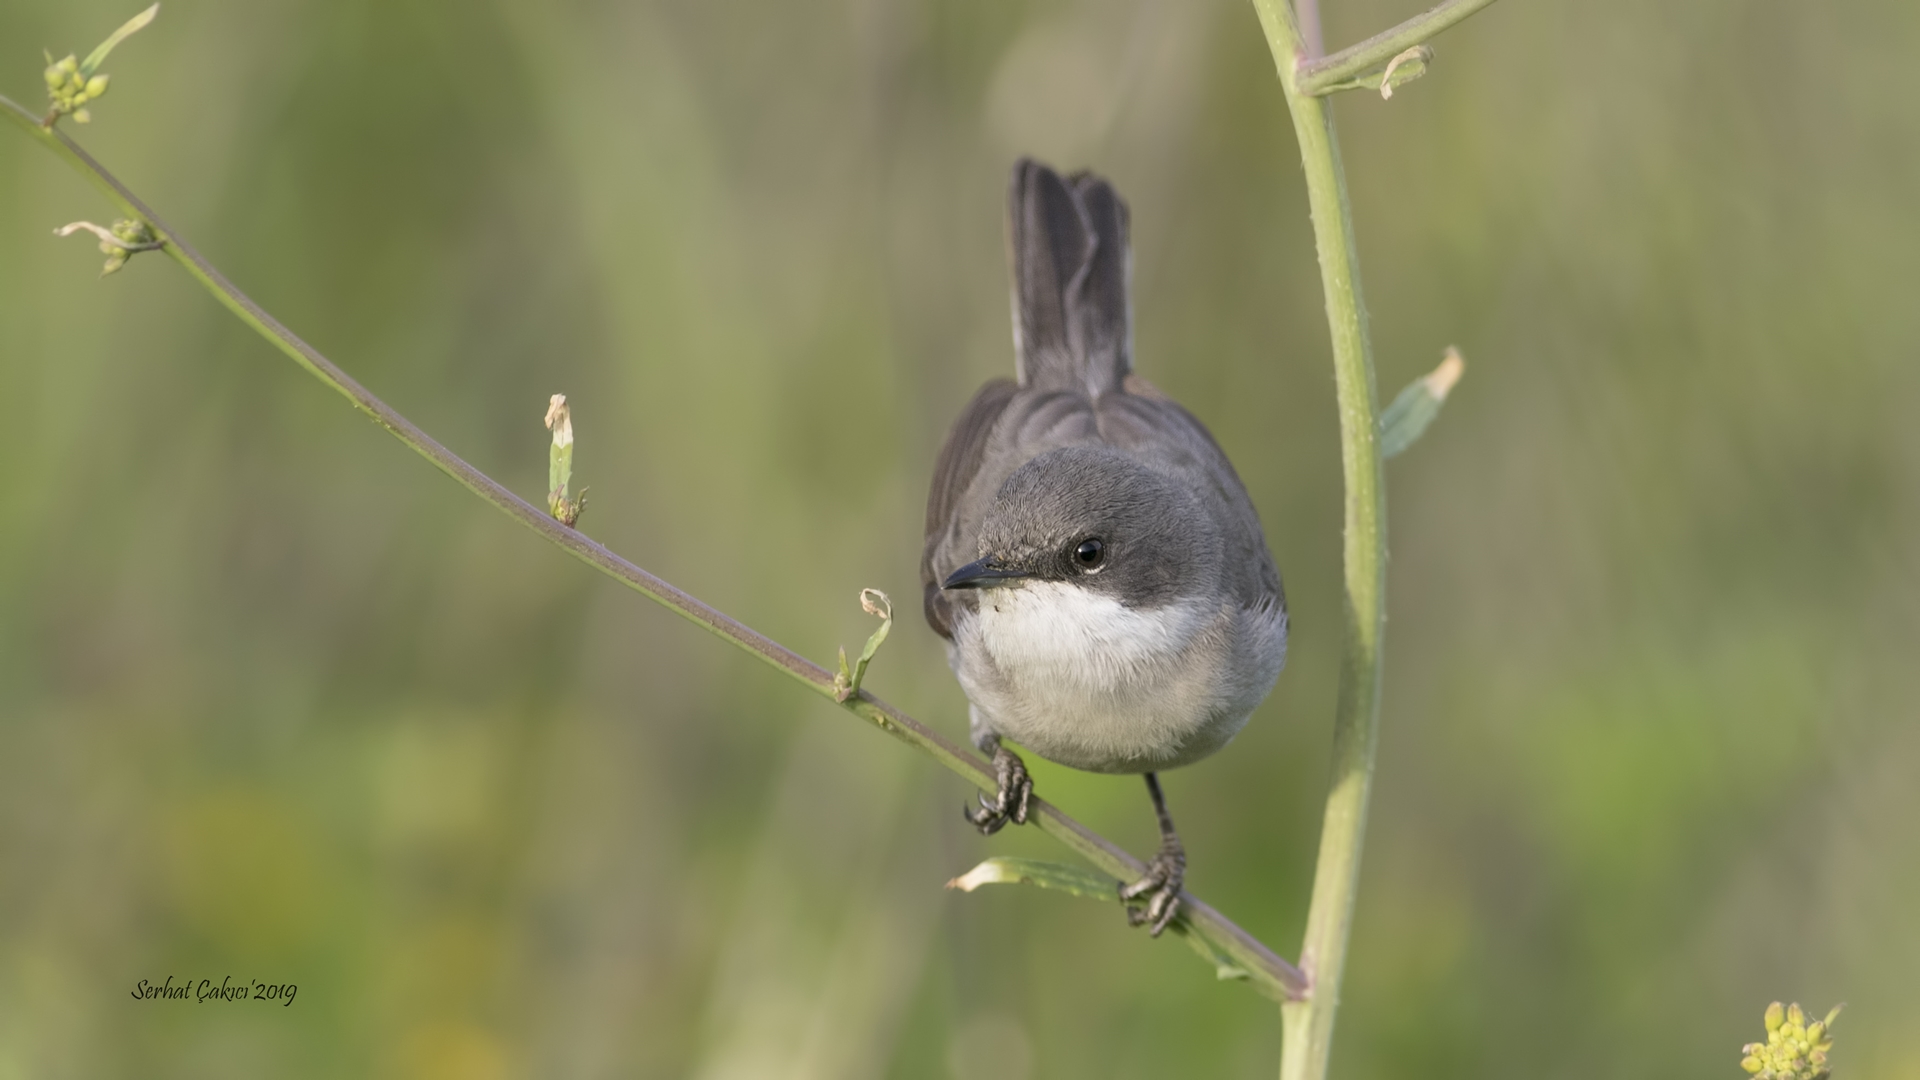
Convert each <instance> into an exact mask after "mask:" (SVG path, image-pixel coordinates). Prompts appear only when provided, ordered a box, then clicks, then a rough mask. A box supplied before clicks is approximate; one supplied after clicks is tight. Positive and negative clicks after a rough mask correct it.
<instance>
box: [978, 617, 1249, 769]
mask: <svg viewBox="0 0 1920 1080" xmlns="http://www.w3.org/2000/svg"><path fill="white" fill-rule="evenodd" d="M1242 619H1243V613H1242V612H1240V610H1239V609H1238V608H1237V607H1236V606H1234V605H1231V604H1228V605H1208V604H1206V603H1203V602H1200V601H1197V600H1184V601H1179V602H1176V603H1173V604H1168V605H1166V606H1164V607H1158V608H1132V607H1128V606H1126V605H1125V604H1122V603H1121V602H1120V601H1118V600H1115V599H1112V598H1111V597H1108V596H1105V595H1102V594H1100V593H1097V592H1094V591H1093V590H1090V589H1086V588H1082V587H1080V586H1078V585H1074V584H1069V583H1065V582H1045V581H1029V582H1026V583H1024V584H1021V585H1016V586H1011V587H1002V588H996V589H985V590H982V591H981V593H980V595H979V610H978V612H977V613H975V614H973V615H971V616H970V617H967V618H964V619H962V620H961V621H960V622H959V624H958V625H956V627H955V634H954V642H953V648H952V649H951V650H950V654H949V655H950V659H951V661H952V663H953V667H954V672H955V674H957V675H958V676H959V677H960V683H961V686H962V687H963V688H964V689H965V690H966V692H967V697H968V698H969V699H970V700H971V701H972V702H973V705H974V709H975V714H976V717H975V719H976V723H984V725H985V726H986V727H987V728H988V729H990V730H992V731H994V732H997V733H999V734H1002V735H1006V736H1008V737H1009V738H1012V739H1013V740H1014V741H1016V742H1018V743H1020V744H1021V745H1022V746H1025V747H1028V748H1030V749H1032V750H1034V751H1035V752H1037V753H1039V754H1040V755H1041V756H1042V757H1045V758H1047V759H1049V760H1052V761H1057V762H1060V763H1061V764H1064V765H1071V766H1073V767H1074V768H1078V769H1088V770H1092V771H1096V772H1141V771H1149V770H1152V769H1157V768H1166V767H1171V766H1173V765H1178V764H1184V763H1185V762H1188V761H1193V760H1197V759H1198V758H1200V757H1204V756H1206V755H1207V754H1209V753H1211V752H1212V751H1214V750H1216V749H1218V748H1219V747H1220V746H1221V745H1222V744H1223V743H1225V742H1226V740H1228V739H1230V738H1232V737H1233V734H1234V732H1236V731H1238V730H1239V729H1240V726H1241V725H1242V724H1243V723H1245V722H1246V717H1247V713H1249V712H1251V711H1252V709H1253V706H1254V705H1255V704H1258V702H1259V699H1260V698H1261V697H1263V696H1265V694H1266V690H1267V688H1268V687H1270V686H1272V685H1273V675H1275V674H1277V673H1278V671H1279V665H1278V663H1277V662H1276V663H1274V664H1273V665H1272V668H1271V670H1270V671H1258V672H1250V673H1248V674H1250V675H1251V676H1252V677H1251V678H1247V677H1242V676H1239V674H1238V672H1236V667H1237V666H1243V661H1242V660H1241V658H1239V657H1237V656H1236V655H1235V650H1236V644H1237V640H1236V639H1238V638H1239V637H1241V636H1242V635H1241V633H1240V624H1241V621H1242ZM1275 659H1276V661H1277V659H1278V658H1277V657H1276V658H1275ZM1260 666H1262V667H1264V666H1265V665H1260ZM1253 682H1258V684H1259V685H1258V686H1257V687H1254V686H1251V685H1248V684H1250V683H1253ZM1250 691H1251V693H1250Z"/></svg>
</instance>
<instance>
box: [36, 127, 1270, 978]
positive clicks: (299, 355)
mask: <svg viewBox="0 0 1920 1080" xmlns="http://www.w3.org/2000/svg"><path fill="white" fill-rule="evenodd" d="M0 114H4V115H5V116H6V117H7V118H8V119H10V120H12V121H13V122H14V123H15V124H16V125H17V126H19V127H20V128H21V129H22V130H24V131H26V132H27V133H28V134H29V135H31V136H33V137H34V138H35V139H38V140H39V141H40V142H41V144H42V145H44V146H46V147H47V148H48V149H50V150H52V151H53V152H54V153H55V154H57V155H59V156H60V157H61V158H63V159H65V160H66V161H67V163H68V164H70V165H72V166H73V167H74V168H76V169H78V170H79V171H80V172H81V174H82V175H84V176H86V177H87V178H88V179H89V180H91V181H93V183H94V185H95V186H96V187H98V188H100V190H101V191H103V192H105V193H106V195H107V197H108V198H110V199H112V200H113V201H114V202H115V203H116V204H118V205H119V206H120V208H121V209H122V210H124V211H125V212H126V213H127V214H128V216H130V217H134V218H138V219H139V220H142V221H145V222H146V223H147V225H148V226H149V227H150V228H151V229H152V230H153V232H154V235H155V236H157V237H158V238H159V239H160V241H161V242H162V243H164V245H165V248H164V250H165V251H166V253H167V254H168V255H169V256H171V257H172V258H173V260H174V261H175V262H177V263H179V264H180V265H181V266H182V267H183V268H185V270H186V271H187V273H189V274H191V275H192V276H193V277H194V279H195V280H197V281H199V282H200V284H202V285H204V286H205V287H206V288H207V291H209V292H211V293H212V294H213V295H214V297H215V299H217V300H219V301H220V302H221V303H222V304H224V305H226V307H227V308H228V310H230V311H232V312H233V313H234V314H235V315H237V316H239V318H240V321H242V322H244V323H246V324H247V325H248V326H251V327H253V329H254V330H255V331H257V332H258V333H259V334H260V335H261V336H262V337H264V338H266V339H267V340H268V341H270V342H272V343H273V345H274V346H275V347H276V348H278V349H279V350H280V351H281V352H284V353H286V354H287V355H288V356H290V357H292V358H293V360H294V361H295V362H296V363H298V364H299V365H300V366H301V367H303V368H306V369H307V371H308V372H309V373H310V374H312V375H313V376H314V378H317V379H319V380H320V381H321V382H323V383H325V384H327V385H328V386H330V387H332V388H333V389H334V390H336V391H338V392H339V393H340V394H341V396H343V397H345V398H346V399H347V400H348V401H351V402H353V404H354V407H355V408H358V409H359V410H360V411H361V412H364V413H366V414H367V415H368V416H370V417H372V418H373V420H374V422H375V423H377V424H379V425H380V426H381V427H383V428H385V429H387V431H388V432H390V433H391V434H392V435H393V436H394V437H395V438H397V439H399V440H400V441H401V442H403V443H405V444H406V445H407V446H408V447H410V448H412V449H413V451H414V452H415V453H417V454H419V455H420V456H421V457H424V458H426V459H427V460H428V461H430V462H432V463H433V465H434V467H435V468H437V469H439V470H440V471H441V472H444V473H446V474H447V475H448V476H451V477H452V478H453V479H455V480H457V481H459V483H460V484H461V486H463V487H465V488H466V489H467V490H469V491H471V492H473V493H474V494H475V495H478V496H480V498H482V499H484V500H486V501H487V502H489V503H492V504H493V505H494V506H495V507H497V508H498V509H500V510H501V511H502V512H503V513H505V514H506V515H507V516H508V517H511V518H513V519H514V520H515V521H518V522H520V523H521V524H522V525H525V526H526V527H527V528H529V529H532V530H533V531H534V532H536V533H538V534H539V535H540V536H541V538H542V539H544V540H546V541H548V542H549V543H552V544H554V545H555V546H557V547H560V548H562V549H564V550H565V551H567V552H568V553H569V554H571V555H573V556H574V557H575V558H577V559H579V560H580V561H581V562H584V563H586V564H587V565H588V566H591V567H593V568H594V569H595V570H598V571H600V572H601V573H603V574H606V575H607V576H608V577H611V578H613V579H614V580H615V581H618V582H620V583H621V584H622V585H625V586H627V587H628V588H630V589H633V590H634V591H635V592H638V593H640V594H641V595H643V596H646V597H647V598H649V599H651V600H654V601H657V602H658V603H660V604H662V605H663V606H665V607H666V608H668V609H669V610H671V611H673V612H674V613H675V614H677V615H680V616H681V617H683V618H685V619H687V620H688V621H690V622H692V623H694V624H695V625H697V626H699V627H701V628H702V629H704V630H707V631H709V632H711V633H713V634H715V635H717V636H718V637H720V638H721V639H722V640H725V641H727V642H728V643H730V644H732V645H734V646H736V647H738V648H740V649H743V650H745V651H746V652H748V653H751V654H753V655H754V656H756V657H758V658H760V659H761V660H762V661H764V662H766V663H767V664H769V665H771V666H773V667H774V668H776V669H778V670H779V671H780V672H782V673H783V674H786V675H788V676H790V677H792V678H793V679H794V680H795V681H797V682H799V683H800V684H801V685H803V686H805V687H806V688H807V689H809V690H812V691H813V692H814V693H816V694H819V695H820V696H822V697H824V698H826V699H827V700H829V701H832V700H833V698H834V685H833V675H832V673H830V672H829V671H827V669H825V668H823V667H821V666H820V665H818V664H815V663H814V662H813V661H811V660H808V659H806V658H805V657H803V656H801V655H799V654H798V653H795V652H793V651H792V650H790V649H788V648H787V647H786V646H784V645H781V644H780V643H778V642H776V641H774V640H773V639H771V638H769V637H767V636H766V635H764V634H762V633H760V632H759V631H757V630H754V629H753V628H751V627H749V626H747V625H745V624H744V623H741V622H739V621H738V620H735V619H733V618H731V617H729V616H727V615H725V614H722V613H721V612H720V611H718V610H716V609H714V608H712V607H709V606H708V605H707V604H705V603H703V602H701V601H700V600H697V599H695V598H694V597H693V596H692V595H690V594H688V593H686V592H683V591H681V590H680V589H678V588H676V587H674V586H673V585H670V584H668V583H667V582H665V581H663V580H661V579H660V578H657V577H655V576H653V575H652V574H650V573H648V572H647V571H645V570H642V569H641V568H639V567H638V566H635V565H634V564H632V563H630V562H628V561H627V560H625V559H623V558H621V557H620V556H618V555H616V554H614V553H613V552H611V551H609V550H607V549H606V548H605V547H602V546H601V545H600V544H598V543H596V542H595V541H593V540H591V539H589V538H588V537H587V536H586V535H584V534H583V533H580V532H578V531H576V530H574V529H570V528H568V527H566V526H565V525H562V524H560V523H559V522H557V521H555V520H554V519H553V518H552V517H550V516H548V515H547V514H546V513H545V512H543V511H541V510H539V509H537V508H535V507H534V506H533V505H532V504H531V503H528V502H527V501H526V500H524V499H522V498H520V497H519V496H518V495H515V494H514V493H513V492H511V491H509V490H507V489H506V488H505V487H503V486H501V485H500V484H499V483H498V482H497V481H495V480H494V479H493V478H492V477H490V476H487V475H486V474H485V473H483V472H481V471H480V470H478V469H476V468H474V467H473V466H472V465H469V464H467V463H466V462H465V461H464V460H462V459H461V458H460V457H459V456H457V455H456V454H454V453H453V452H452V451H450V450H448V449H447V448H446V447H444V446H441V445H440V444H439V443H438V442H435V441H434V440H433V439H432V438H431V437H430V436H428V435H427V433H426V432H424V431H421V430H420V429H419V428H418V427H415V426H414V424H413V422H412V421H410V420H408V419H407V418H406V417H404V416H402V415H400V414H399V413H398V412H396V411H394V409H393V408H392V407H391V406H389V405H387V403H386V402H384V401H381V400H380V399H379V398H377V397H375V396H374V395H373V394H372V393H371V392H370V391H368V390H367V389H366V388H365V387H363V386H361V385H360V384H359V383H358V382H355V381H354V380H353V378H352V377H351V376H349V375H348V374H347V373H346V372H344V371H341V370H340V369H339V368H338V367H336V366H334V364H333V362H332V361H330V360H328V359H327V358H326V357H324V356H322V355H321V354H320V353H319V352H318V351H317V350H315V349H314V348H313V347H312V346H311V345H308V344H307V343H306V342H304V341H302V340H300V338H298V337H296V336H295V335H294V334H293V332H292V331H290V330H288V329H287V328H286V327H284V326H282V325H280V323H279V322H278V321H276V320H275V319H274V318H273V316H271V315H269V314H267V313H266V312H265V311H263V310H261V308H260V306H259V305H258V304H255V303H254V302H253V301H252V300H251V299H249V298H248V297H247V296H246V295H245V294H244V293H242V292H241V291H240V290H239V289H236V288H235V287H234V286H233V284H232V283H231V282H229V281H228V280H227V279H226V278H225V277H223V276H222V275H221V274H220V272H219V271H218V270H216V269H214V268H213V266H212V265H211V264H209V263H208V262H207V261H206V260H205V259H203V258H201V257H200V254H199V253H198V252H196V251H194V249H193V248H192V247H191V246H189V245H188V244H187V243H186V241H184V240H182V239H181V238H180V235H179V234H178V233H176V232H174V230H173V229H172V228H171V227H170V226H168V225H167V224H166V223H165V222H163V221H161V220H160V218H159V217H158V216H157V215H155V214H154V212H153V211H152V210H150V209H148V208H147V206H146V204H144V203H142V202H141V201H140V200H139V199H138V198H137V197H135V196H134V194H133V192H131V191H129V190H127V188H126V187H125V185H123V184H121V183H120V181H119V180H118V179H117V178H115V177H114V176H113V174H111V173H109V172H108V171H107V170H106V169H105V168H104V167H103V166H101V165H100V163H99V162H97V161H95V160H94V159H93V157H92V156H91V155H89V154H88V153H87V152H86V151H85V150H82V149H81V148H80V147H79V145H78V144H76V143H74V141H73V140H72V139H69V138H68V137H67V136H66V133H65V132H62V131H61V130H59V128H58V127H54V128H45V127H42V126H41V125H40V118H39V117H37V116H35V115H33V114H32V113H30V112H28V111H27V110H25V109H23V108H21V107H20V106H19V105H16V104H15V103H14V102H12V101H10V100H8V99H7V98H5V97H0ZM839 704H840V706H841V707H842V708H844V709H846V710H847V711H848V712H851V713H853V714H854V715H855V716H858V717H860V718H861V719H863V720H865V721H867V722H868V723H869V724H872V725H873V726H874V727H877V728H879V729H880V730H882V731H884V732H886V733H888V734H890V735H893V736H894V737H896V738H898V739H900V740H901V741H902V742H905V743H906V744H907V745H909V746H912V747H914V748H915V749H917V750H919V751H921V752H922V753H925V754H927V755H929V756H931V757H932V758H933V759H934V760H935V761H938V762H939V763H940V764H941V765H944V766H945V767H946V768H947V769H948V770H950V771H952V772H953V773H955V774H957V775H959V776H960V777H961V778H962V779H964V780H966V781H967V782H969V783H971V784H973V785H975V786H976V787H979V788H981V789H982V790H985V791H992V790H995V788H996V787H997V784H998V781H997V780H996V779H995V778H994V773H993V771H992V769H990V768H989V767H988V766H987V763H986V762H984V761H982V760H980V759H979V758H977V757H975V756H974V755H972V754H971V753H968V752H967V751H965V750H963V749H961V748H960V747H958V746H956V745H954V744H953V743H952V742H950V741H948V740H947V739H946V738H944V737H942V736H941V735H940V734H939V733H937V732H935V731H933V730H932V729H930V728H928V727H926V726H925V725H923V724H921V723H920V722H919V721H917V720H915V719H913V718H912V717H910V716H908V715H907V714H906V713H904V712H901V711H900V710H899V709H897V708H895V707H894V706H892V705H889V704H887V703H886V702H884V701H882V700H880V699H879V698H877V697H874V696H873V695H872V694H869V693H867V692H866V691H865V690H862V691H860V692H859V693H858V694H857V695H855V696H853V697H851V698H849V699H848V700H846V701H845V702H840V703H839ZM1031 820H1032V821H1033V822H1034V823H1035V824H1036V825H1037V826H1038V827H1039V829H1040V831H1041V832H1044V833H1046V834H1047V835H1049V836H1051V837H1053V838H1054V839H1056V840H1059V841H1060V842H1061V843H1063V844H1065V845H1066V846H1067V847H1068V848H1071V849H1072V850H1073V851H1074V852H1075V853H1077V854H1079V855H1080V856H1081V857H1082V858H1084V859H1086V860H1087V861H1088V862H1090V863H1092V864H1093V865H1095V866H1097V867H1099V868H1100V869H1101V870H1103V871H1105V872H1106V873H1108V874H1110V875H1112V876H1113V877H1115V878H1117V879H1120V880H1132V879H1134V878H1137V877H1139V876H1140V875H1141V874H1143V873H1145V872H1146V868H1145V865H1144V864H1143V863H1142V862H1141V861H1140V860H1138V859H1136V858H1134V857H1133V856H1132V855H1129V854H1127V852H1125V851H1123V850H1121V849H1120V848H1119V847H1118V846H1117V845H1115V844H1114V843H1112V842H1111V841H1109V840H1107V839H1105V838H1104V837H1102V836H1100V835H1099V834H1097V833H1095V832H1094V831H1093V830H1091V829H1088V828H1087V827H1086V826H1084V825H1082V824H1080V823H1079V822H1078V821H1075V820H1074V819H1073V818H1071V817H1068V816H1067V815H1066V814H1065V813H1062V812H1061V811H1060V810H1058V809H1056V808H1055V807H1054V806H1053V805H1052V804H1051V803H1048V802H1046V801H1045V800H1043V799H1037V798H1036V799H1034V800H1033V802H1032V806H1031ZM1181 900H1182V904H1183V907H1184V909H1185V916H1184V917H1185V918H1187V919H1188V920H1189V921H1190V922H1191V923H1192V924H1193V925H1194V926H1195V927H1196V928H1197V929H1198V930H1200V932H1201V933H1203V934H1205V935H1206V936H1207V937H1208V938H1209V939H1211V940H1212V941H1214V943H1215V944H1216V945H1218V947H1219V948H1220V950H1221V951H1222V952H1224V953H1226V954H1227V955H1228V956H1230V957H1232V958H1233V960H1234V961H1235V962H1236V963H1238V964H1239V965H1240V966H1241V967H1244V968H1246V969H1247V970H1248V971H1250V972H1252V973H1254V977H1255V978H1256V979H1258V980H1260V981H1261V982H1262V983H1263V984H1264V985H1265V986H1267V987H1269V988H1270V989H1273V990H1274V991H1275V992H1276V993H1277V994H1278V995H1280V996H1288V997H1297V996H1298V995H1299V994H1301V993H1303V992H1304V991H1305V989H1306V985H1307V981H1306V977H1305V976H1304V975H1302V974H1301V973H1300V970H1299V969H1298V968H1296V967H1294V966H1293V965H1292V964H1289V963H1287V962H1286V961H1285V960H1283V959H1281V958H1280V956H1279V955H1277V954H1276V953H1274V951H1273V950H1272V949H1269V948H1267V947H1266V946H1265V945H1263V944H1261V943H1260V941H1259V940H1258V939H1256V938H1254V937H1253V935H1251V934H1249V933H1247V932H1246V931H1245V930H1242V929H1241V928H1240V927H1239V926H1237V925H1235V924H1234V923H1232V922H1231V921H1229V920H1228V919H1227V918H1226V917H1225V916H1222V915H1221V914H1220V913H1219V912H1218V911H1215V910H1214V909H1213V908H1212V907H1210V906H1209V905H1207V904H1206V903H1204V902H1202V901H1201V900H1199V899H1198V898H1197V897H1194V896H1192V895H1191V894H1182V897H1181Z"/></svg>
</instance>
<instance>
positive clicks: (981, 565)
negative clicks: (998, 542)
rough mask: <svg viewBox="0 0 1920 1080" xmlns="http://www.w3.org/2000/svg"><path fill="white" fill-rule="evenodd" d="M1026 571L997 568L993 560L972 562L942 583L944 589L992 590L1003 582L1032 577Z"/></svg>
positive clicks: (1004, 567) (1003, 567)
mask: <svg viewBox="0 0 1920 1080" xmlns="http://www.w3.org/2000/svg"><path fill="white" fill-rule="evenodd" d="M1032 576H1033V575H1032V574H1029V573H1027V572H1026V571H1025V570H1014V569H1011V568H1009V567H1006V566H996V565H995V564H994V562H993V560H992V559H981V560H979V561H977V562H970V563H968V564H967V565H965V566H963V567H961V568H960V569H958V570H955V571H954V572H953V573H952V574H950V575H948V577H947V580H945V581H943V582H941V583H940V587H941V588H943V589H990V588H992V587H993V586H995V585H998V584H999V583H1001V582H1003V581H1015V580H1018V579H1020V578H1028V577H1032Z"/></svg>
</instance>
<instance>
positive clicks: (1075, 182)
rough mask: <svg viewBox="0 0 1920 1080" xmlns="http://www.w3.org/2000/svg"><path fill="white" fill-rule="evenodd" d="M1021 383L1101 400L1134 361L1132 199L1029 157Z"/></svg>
mask: <svg viewBox="0 0 1920 1080" xmlns="http://www.w3.org/2000/svg"><path fill="white" fill-rule="evenodd" d="M1007 246H1008V250H1007V259H1008V261H1009V262H1010V263H1011V264H1012V267H1013V345H1014V352H1015V355H1016V357H1017V359H1018V362H1019V373H1020V385H1021V386H1031V387H1038V388H1041V389H1056V390H1077V391H1079V392H1082V393H1085V394H1087V395H1089V396H1091V397H1099V396H1100V395H1101V394H1104V393H1107V392H1108V391H1112V390H1117V389H1119V388H1120V380H1122V379H1124V378H1126V375H1127V372H1128V371H1130V370H1132V368H1133V302H1132V297H1131V295H1130V289H1129V286H1130V284H1131V278H1132V267H1133V256H1132V252H1131V251H1130V250H1129V248H1128V244H1127V204H1126V203H1124V202H1122V201H1121V199H1120V196H1119V195H1118V194H1116V193H1115V192H1114V190H1113V185H1111V184H1109V183H1107V182H1106V181H1105V180H1103V179H1101V178H1100V177H1098V176H1095V175H1093V174H1092V173H1086V172H1080V173H1074V174H1073V175H1072V176H1069V177H1066V178H1065V179H1062V178H1061V177H1060V175H1059V174H1058V173H1056V172H1054V171H1053V170H1052V169H1049V168H1047V167H1046V166H1045V165H1042V164H1040V163H1039V162H1037V161H1033V160H1032V159H1030V158H1021V159H1020V161H1019V162H1017V163H1016V164H1015V165H1014V167H1013V179H1012V182H1011V183H1010V184H1009V186H1008V191H1007Z"/></svg>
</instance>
